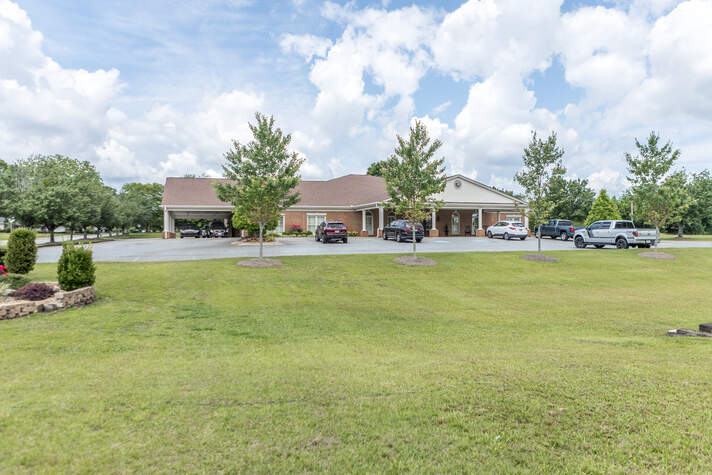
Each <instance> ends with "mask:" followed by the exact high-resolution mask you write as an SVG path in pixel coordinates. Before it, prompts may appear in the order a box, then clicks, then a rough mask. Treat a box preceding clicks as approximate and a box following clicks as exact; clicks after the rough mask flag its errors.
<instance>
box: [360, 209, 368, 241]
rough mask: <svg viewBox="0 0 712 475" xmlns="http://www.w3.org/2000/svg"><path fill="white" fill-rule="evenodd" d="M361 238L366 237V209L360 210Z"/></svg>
mask: <svg viewBox="0 0 712 475" xmlns="http://www.w3.org/2000/svg"><path fill="white" fill-rule="evenodd" d="M361 237H368V230H366V209H365V208H364V209H362V210H361Z"/></svg>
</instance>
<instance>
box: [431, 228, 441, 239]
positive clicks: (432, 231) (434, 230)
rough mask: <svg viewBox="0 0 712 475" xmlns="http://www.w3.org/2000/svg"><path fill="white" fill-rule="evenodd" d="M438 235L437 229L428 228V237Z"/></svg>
mask: <svg viewBox="0 0 712 475" xmlns="http://www.w3.org/2000/svg"><path fill="white" fill-rule="evenodd" d="M439 235H440V233H439V232H438V230H437V229H431V230H430V234H429V236H430V237H438V236H439Z"/></svg>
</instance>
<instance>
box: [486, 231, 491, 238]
mask: <svg viewBox="0 0 712 475" xmlns="http://www.w3.org/2000/svg"><path fill="white" fill-rule="evenodd" d="M487 237H488V238H489V239H492V231H487Z"/></svg>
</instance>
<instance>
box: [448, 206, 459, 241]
mask: <svg viewBox="0 0 712 475" xmlns="http://www.w3.org/2000/svg"><path fill="white" fill-rule="evenodd" d="M450 228H451V229H452V235H453V236H459V235H460V213H458V212H457V211H455V212H454V213H452V215H451V217H450Z"/></svg>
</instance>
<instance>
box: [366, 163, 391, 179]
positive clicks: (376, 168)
mask: <svg viewBox="0 0 712 475" xmlns="http://www.w3.org/2000/svg"><path fill="white" fill-rule="evenodd" d="M386 163H388V160H380V161H378V162H373V163H372V164H371V165H369V167H368V170H367V171H366V175H372V176H381V177H382V176H383V169H384V167H385V166H386Z"/></svg>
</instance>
